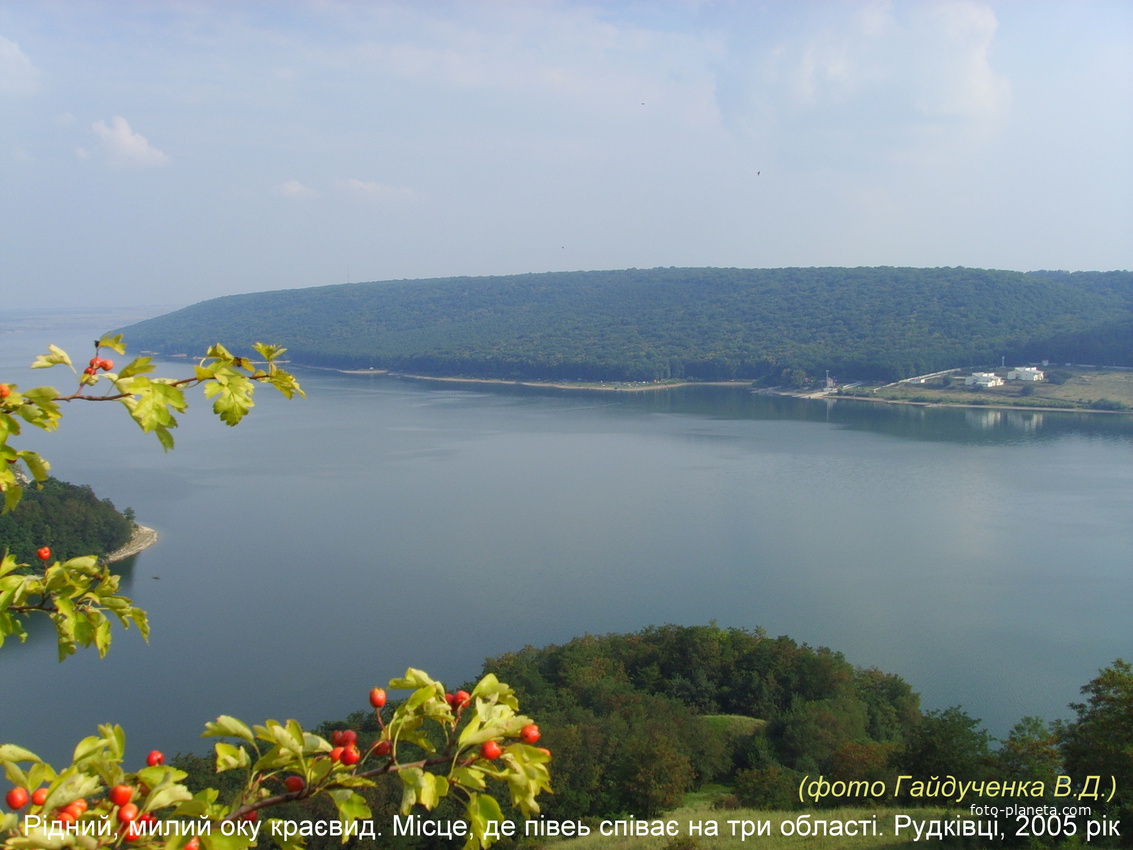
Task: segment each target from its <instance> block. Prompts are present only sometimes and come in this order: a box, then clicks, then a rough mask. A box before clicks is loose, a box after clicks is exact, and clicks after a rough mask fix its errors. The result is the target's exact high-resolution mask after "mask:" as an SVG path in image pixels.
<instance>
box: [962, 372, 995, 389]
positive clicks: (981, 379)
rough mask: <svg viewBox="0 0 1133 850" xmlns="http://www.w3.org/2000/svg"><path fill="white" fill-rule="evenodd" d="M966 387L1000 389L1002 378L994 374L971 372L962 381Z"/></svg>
mask: <svg viewBox="0 0 1133 850" xmlns="http://www.w3.org/2000/svg"><path fill="white" fill-rule="evenodd" d="M964 386H966V387H1002V386H1003V378H1001V377H999V375H997V374H995V372H973V373H972V374H971V375H969V376H968V377H966V378H965V379H964Z"/></svg>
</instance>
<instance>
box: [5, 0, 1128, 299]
mask: <svg viewBox="0 0 1133 850" xmlns="http://www.w3.org/2000/svg"><path fill="white" fill-rule="evenodd" d="M1130 45H1133V3H1131V2H1129V0H1113V2H1102V1H1101V0H1099V2H1092V1H1091V0H1073V2H1070V0H1066V2H1044V1H1043V0H1012V2H998V0H991V1H990V2H976V0H908V1H907V2H856V0H837V2H822V0H807V2H787V0H776V2H761V0H734V2H695V0H656V2H644V0H642V1H641V2H637V0H608V2H601V1H600V2H556V1H555V0H546V1H545V2H535V0H532V2H520V1H519V0H514V2H488V0H461V2H432V0H405V2H393V0H391V1H390V2H336V0H311V1H310V2H299V0H295V1H294V2H287V0H270V2H269V0H264V2H245V0H224V2H219V0H218V2H191V1H190V0H178V2H161V0H149V1H148V2H141V0H108V2H98V0H66V2H55V1H54V0H35V2H17V0H0V310H4V309H6V308H7V309H55V308H67V309H89V308H92V307H96V306H107V305H110V306H135V305H183V304H189V303H194V302H196V301H200V300H203V299H206V298H212V297H216V296H220V295H226V294H232V293H239V292H254V291H263V290H272V289H288V288H294V287H306V286H321V285H326V284H335V283H344V282H357V281H365V280H391V279H402V278H429V277H448V276H454V275H499V274H515V273H524V272H544V271H560V270H578V269H619V268H629V267H637V268H652V267H656V266H718V267H745V268H769V267H780V266H878V265H892V266H973V267H984V268H1004V269H1017V270H1023V271H1026V270H1032V269H1044V268H1045V269H1070V270H1083V269H1087V270H1098V269H1101V270H1108V269H1129V268H1133V49H1131V48H1130Z"/></svg>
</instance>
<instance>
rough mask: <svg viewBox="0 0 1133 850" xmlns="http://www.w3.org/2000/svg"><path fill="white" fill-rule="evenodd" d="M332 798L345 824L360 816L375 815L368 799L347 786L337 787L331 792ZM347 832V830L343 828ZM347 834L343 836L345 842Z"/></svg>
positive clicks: (367, 817)
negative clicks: (368, 803) (368, 804)
mask: <svg viewBox="0 0 1133 850" xmlns="http://www.w3.org/2000/svg"><path fill="white" fill-rule="evenodd" d="M329 793H330V798H331V799H332V800H334V805H335V807H336V808H337V809H338V817H339V819H340V820H341V821H342V823H343V826H349V825H350V824H352V823H354V821H356V820H358V819H359V818H363V819H367V820H368V819H369V818H371V817H373V814H372V813H371V812H370V807H369V806H367V805H366V801H365V800H364V799H363V798H362V797H361V796H360V795H358V794H355V793H354V792H353V791H350V790H349V789H346V788H335V789H333V790H331V791H330V792H329ZM343 832H344V833H345V832H346V831H345V830H343ZM347 837H348V836H347V835H346V834H344V835H343V837H342V840H343V842H344V843H345V842H346V840H347Z"/></svg>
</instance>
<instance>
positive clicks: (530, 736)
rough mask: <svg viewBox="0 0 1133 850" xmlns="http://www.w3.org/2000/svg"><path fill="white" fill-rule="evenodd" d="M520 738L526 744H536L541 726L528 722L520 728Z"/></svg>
mask: <svg viewBox="0 0 1133 850" xmlns="http://www.w3.org/2000/svg"><path fill="white" fill-rule="evenodd" d="M519 740H521V741H523V743H525V744H534V743H535V742H536V741H538V740H539V727H538V726H536V725H535V724H534V723H528V724H527V725H526V726H524V727H523V728H522V729H520V730H519Z"/></svg>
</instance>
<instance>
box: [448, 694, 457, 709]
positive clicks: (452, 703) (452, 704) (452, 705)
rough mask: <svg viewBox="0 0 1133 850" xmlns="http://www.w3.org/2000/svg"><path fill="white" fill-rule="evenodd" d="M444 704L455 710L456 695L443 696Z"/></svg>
mask: <svg viewBox="0 0 1133 850" xmlns="http://www.w3.org/2000/svg"><path fill="white" fill-rule="evenodd" d="M445 702H447V703H448V704H449V708H456V694H445Z"/></svg>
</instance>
